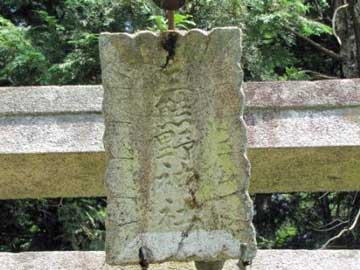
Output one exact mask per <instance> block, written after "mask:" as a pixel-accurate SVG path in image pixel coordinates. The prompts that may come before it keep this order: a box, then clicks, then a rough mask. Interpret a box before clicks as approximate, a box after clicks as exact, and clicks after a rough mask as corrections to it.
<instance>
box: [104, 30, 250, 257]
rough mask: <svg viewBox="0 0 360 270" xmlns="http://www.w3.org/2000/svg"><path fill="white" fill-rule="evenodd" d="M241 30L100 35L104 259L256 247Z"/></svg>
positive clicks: (246, 253)
mask: <svg viewBox="0 0 360 270" xmlns="http://www.w3.org/2000/svg"><path fill="white" fill-rule="evenodd" d="M240 43H241V40H240V30H239V29H238V28H219V29H214V30H213V31H211V32H209V33H207V32H203V31H200V30H192V31H189V32H171V33H164V34H161V35H160V36H159V35H157V34H155V33H151V32H146V31H145V32H140V33H137V34H135V35H129V34H109V33H105V34H102V35H101V37H100V55H101V59H102V76H103V85H104V89H105V93H104V114H105V126H106V128H105V135H104V144H105V149H106V150H107V152H108V153H109V156H110V157H109V161H108V167H107V173H106V177H105V181H106V186H107V195H108V208H107V209H108V217H107V241H106V242H107V262H108V263H109V264H131V263H137V262H139V250H140V249H141V248H143V249H144V250H145V251H146V253H147V254H148V255H149V256H148V259H149V261H151V262H164V261H169V260H175V261H188V260H199V261H217V260H223V259H229V258H239V259H241V260H244V261H251V260H252V258H253V257H254V255H255V233H254V228H253V226H252V223H251V222H252V215H253V212H252V203H251V200H250V197H249V195H248V191H247V189H248V180H249V179H248V178H249V162H248V160H247V158H246V150H245V149H246V130H245V125H244V122H243V119H242V111H243V104H244V98H243V93H242V91H241V81H242V72H241V69H240V67H239V61H240V59H241V47H240Z"/></svg>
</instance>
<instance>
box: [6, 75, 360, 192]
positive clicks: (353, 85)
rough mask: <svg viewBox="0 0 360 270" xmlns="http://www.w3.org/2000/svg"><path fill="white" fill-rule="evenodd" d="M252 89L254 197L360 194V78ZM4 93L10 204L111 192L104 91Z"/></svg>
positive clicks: (70, 89)
mask: <svg viewBox="0 0 360 270" xmlns="http://www.w3.org/2000/svg"><path fill="white" fill-rule="evenodd" d="M244 91H245V93H246V96H247V100H246V103H247V110H246V119H247V124H248V127H249V132H248V136H249V143H250V144H249V148H250V149H249V153H248V156H249V158H250V161H251V164H252V177H251V183H250V191H251V192H252V193H272V192H297V191H310V192H311V191H313V192H316V191H356V190H360V181H359V175H360V142H359V138H360V136H357V133H356V130H359V125H358V124H356V119H358V118H359V117H360V115H359V114H358V109H356V108H360V79H353V80H331V81H318V82H299V81H294V82H260V83H258V82H251V83H246V84H244ZM0 96H1V98H0V183H1V189H0V198H1V199H18V198H46V197H90V196H105V191H104V185H103V175H104V171H105V165H106V164H105V153H104V148H103V143H102V136H103V132H104V123H103V116H102V115H101V112H102V105H101V103H102V100H103V90H102V87H101V86H98V85H96V86H61V87H59V86H46V87H44V86H42V87H4V88H0ZM30 101H31V102H30ZM290 112H294V113H290ZM334 112H336V113H334ZM345 112H350V113H351V117H349V116H350V114H349V113H345ZM9 116H11V117H10V118H9ZM270 116H271V117H270ZM9 119H11V121H9ZM65 119H66V121H64V120H65ZM329 119H334V121H330V120H329ZM351 119H352V120H351ZM350 120H351V121H350ZM291 122H292V124H290V123H291ZM310 122H311V125H309V124H307V123H310ZM323 123H326V125H324V124H323ZM303 124H304V125H306V126H308V127H309V126H311V129H310V128H309V129H305V128H303V127H302V125H303ZM338 124H339V125H340V127H341V129H342V130H345V132H340V131H339V130H340V128H338V127H337V125H338ZM285 128H286V132H285ZM299 129H301V130H303V132H299ZM10 130H11V132H9V131H10ZM357 132H358V131H357ZM350 133H351V134H354V136H348V135H347V134H350ZM260 135H261V136H263V137H264V138H265V140H260V139H258V137H257V136H260ZM355 135H356V136H355ZM14 138H17V139H16V140H14ZM271 138H275V139H274V140H271ZM288 138H293V139H292V140H291V141H290V140H289V139H288ZM329 138H333V139H332V140H330V139H329ZM344 143H346V144H349V145H350V146H346V145H344ZM290 146H291V147H290ZM310 146H312V147H310Z"/></svg>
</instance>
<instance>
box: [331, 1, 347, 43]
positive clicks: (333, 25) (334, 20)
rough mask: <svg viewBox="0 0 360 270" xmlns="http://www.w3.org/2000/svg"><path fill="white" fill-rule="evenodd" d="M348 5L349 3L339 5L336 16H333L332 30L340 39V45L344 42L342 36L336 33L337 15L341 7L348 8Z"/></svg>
mask: <svg viewBox="0 0 360 270" xmlns="http://www.w3.org/2000/svg"><path fill="white" fill-rule="evenodd" d="M348 6H349V4H345V5H342V6H339V7H338V8H336V9H335V11H334V16H333V17H332V30H333V34H334V36H335V37H336V40H337V41H338V43H339V45H340V46H341V45H342V42H341V39H340V37H339V36H338V34H337V33H336V17H337V14H338V12H339V11H340V10H341V9H343V8H347V7H348Z"/></svg>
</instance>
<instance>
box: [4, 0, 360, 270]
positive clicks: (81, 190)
mask: <svg viewBox="0 0 360 270" xmlns="http://www.w3.org/2000/svg"><path fill="white" fill-rule="evenodd" d="M170 2H171V1H170ZM173 2H174V3H175V2H177V1H173ZM164 7H165V6H164ZM167 9H170V10H173V9H172V8H170V7H168V8H167ZM171 16H173V12H169V22H170V25H169V26H170V27H169V28H170V29H172V28H173V25H172V23H171V21H173V20H172V18H171ZM240 44H241V31H240V30H239V29H238V28H218V29H214V30H213V31H211V32H204V31H200V30H192V31H189V32H178V31H170V32H166V33H162V34H155V33H151V32H147V31H144V32H140V33H136V34H134V35H129V34H102V36H101V38H100V52H101V59H102V72H103V85H104V99H102V96H103V95H102V89H101V88H100V87H98V86H95V87H61V88H54V87H43V88H34V89H27V88H3V89H0V98H1V100H2V102H3V103H4V104H3V105H4V106H2V107H1V108H0V116H1V117H0V159H1V161H2V162H1V163H0V182H1V181H2V182H3V183H4V185H3V186H4V190H5V191H0V196H1V198H22V197H53V196H83V195H84V194H87V195H91V196H93V195H103V194H104V191H103V188H102V181H101V180H100V179H102V175H103V174H104V170H105V167H107V169H106V174H105V182H106V195H107V198H108V217H107V224H106V226H107V248H106V249H107V250H106V263H107V265H102V266H101V267H103V266H104V269H105V268H106V269H107V268H109V269H118V268H117V267H118V266H119V267H120V268H121V269H123V268H126V267H130V268H131V266H128V265H132V264H139V263H140V265H141V267H142V268H144V269H146V268H148V267H149V264H152V263H163V262H168V261H180V262H187V261H195V266H196V267H197V268H198V269H211V270H212V269H214V270H218V269H221V268H222V267H223V266H224V263H225V261H226V260H229V259H237V264H236V265H237V266H238V267H239V268H240V269H245V268H246V266H247V265H249V264H250V263H251V261H252V260H253V259H254V257H255V253H256V243H255V231H254V228H253V226H252V215H253V212H252V203H251V200H250V197H249V192H248V187H249V174H250V168H249V161H248V159H247V152H248V151H247V148H248V143H247V136H246V129H245V120H246V123H247V125H248V133H249V145H250V150H251V147H252V148H253V150H254V151H253V153H251V151H250V153H249V154H250V160H251V161H252V162H253V174H254V185H253V191H255V192H274V191H320V190H324V191H325V190H326V191H330V190H359V189H360V181H359V179H358V178H359V175H360V171H359V170H360V166H359V165H360V147H359V146H360V124H359V123H360V111H359V105H360V86H359V81H358V80H344V81H329V82H319V83H310V82H300V83H253V84H248V85H245V87H244V88H245V92H246V96H247V97H248V101H247V104H248V105H249V108H250V109H248V110H246V111H245V109H244V105H245V99H244V93H243V91H242V72H241V69H240V64H239V62H240V59H241V46H240ZM292 87H293V89H292ZM76 88H78V89H76ZM74 89H76V90H78V92H76V91H73V90H74ZM322 90H326V91H322ZM18 93H20V94H21V95H17V94H18ZM23 96H26V97H27V100H26V99H23V98H22V97H23ZM16 98H21V101H22V102H19V104H20V105H19V104H18V103H17V100H16ZM31 101H35V102H31ZM101 102H103V104H104V106H103V109H102V108H101V105H100V104H101ZM102 111H103V112H104V121H103V118H102V115H101V112H102ZM244 111H245V112H246V113H245V117H244V118H245V120H244V118H243V113H244ZM104 124H105V125H104ZM104 128H105V135H104V143H105V150H106V155H105V154H104V151H103V150H104V148H102V138H101V137H102V134H103V132H104ZM302 131H304V133H302ZM36 151H37V152H36ZM92 153H94V154H92ZM105 156H106V158H105ZM50 157H51V158H50ZM324 157H326V159H327V161H326V162H324V161H323V158H324ZM330 160H331V162H330ZM332 162H335V164H332ZM43 163H44V164H45V165H44V164H43ZM330 163H331V167H329V164H330ZM19 165H20V166H19ZM22 165H24V166H22ZM299 165H301V166H302V167H301V166H300V168H299ZM41 166H42V167H41ZM290 166H292V168H294V172H293V174H292V173H291V172H289V167H290ZM15 167H16V168H17V169H15ZM50 167H51V168H50ZM35 168H38V170H36V169H35ZM41 168H46V170H41ZM29 172H31V173H32V174H31V173H29ZM62 172H63V173H62ZM57 179H61V180H63V181H64V183H63V184H62V185H60V186H59V184H58V183H57V186H52V183H51V181H55V182H56V181H58V180H57ZM299 179H301V180H300V181H298V180H299ZM314 179H316V180H318V182H317V183H315V184H314V182H313V180H314ZM24 180H25V181H28V182H27V183H26V185H22V189H21V188H20V183H21V181H24ZM46 181H48V182H46ZM66 181H68V182H66ZM55 182H53V183H55ZM299 182H300V183H299ZM67 183H69V185H67ZM295 183H296V184H295ZM36 194H37V195H36ZM71 194H72V195H71ZM91 254H92V255H91ZM91 254H90V253H88V255H85V256H94V257H96V258H97V259H95V260H94V259H89V261H88V262H87V263H90V262H92V263H94V264H95V265H88V266H86V263H85V264H83V265H79V266H74V265H71V263H70V264H69V263H62V264H63V265H62V266H60V268H59V267H58V266H56V268H58V269H66V270H67V269H98V268H99V267H100V266H99V262H100V260H101V259H98V258H100V257H97V256H98V253H91ZM262 254H263V253H261V252H260V255H262ZM274 254H275V253H274ZM318 254H320V253H318ZM339 254H340V253H339ZM342 254H343V256H345V254H346V256H347V257H346V258H345V257H344V258H343V260H348V261H347V263H348V265H349V266H351V267H352V266H354V267H357V266H358V265H360V261H359V260H360V259H359V256H357V254H358V252H356V251H353V252H349V253H346V252H344V253H342ZM69 255H70V253H69ZM24 256H27V255H26V254H24ZM34 256H35V257H37V258H40V257H41V256H42V255H39V254H35V255H34ZM66 256H67V255H66ZM101 256H102V255H101ZM80 257H81V256H80V254H79V256H78V258H80ZM1 258H2V256H0V260H1ZM4 258H6V259H5V261H4V265H7V266H6V267H7V269H21V267H25V266H24V265H21V264H19V263H18V262H15V263H14V264H12V262H11V261H10V262H9V260H11V259H10V258H14V256H13V255H8V257H4ZM21 258H23V257H21V256H20V257H18V259H21ZM29 258H30V257H29ZM68 258H70V257H68ZM86 258H89V257H86ZM101 258H103V257H101ZM260 258H263V257H261V256H260ZM349 258H350V259H349ZM273 259H274V260H275V258H273ZM15 260H16V259H15ZM279 260H280V259H279ZM265 261H266V260H263V262H258V263H257V262H256V260H255V263H254V267H255V269H259V270H263V269H303V268H301V267H302V265H301V264H296V266H295V265H293V268H279V266H276V264H275V265H274V266H271V265H272V263H271V261H269V260H267V261H266V263H265ZM294 261H296V260H294ZM287 263H288V262H282V266H284V265H285V266H286V264H287ZM96 264H97V265H96ZM164 265H165V267H171V265H168V264H164ZM334 265H335V267H337V266H339V262H336V263H334V264H333V265H332V266H330V267H327V268H326V269H327V270H332V269H334V270H335V269H336V270H337V269H340V268H331V267H334ZM282 266H280V267H282ZM308 266H309V265H306V267H308ZM14 267H17V268H14ZM35 267H38V266H35ZM46 267H49V266H46ZM53 267H55V265H53ZM61 267H63V268H61ZM70 267H71V268H70ZM94 267H95V268H94ZM175 267H177V268H183V267H185V268H186V267H188V266H186V264H177V265H176V266H175ZM225 267H226V268H227V267H231V268H234V267H235V264H234V263H232V264H231V265H226V266H225ZM272 267H274V268H272ZM275 267H277V268H275ZM295 267H296V268H295ZM120 268H119V269H120ZM0 269H1V267H0ZM35 269H48V268H35ZM50 269H51V268H50ZM314 269H324V268H314ZM350 269H351V270H355V269H356V268H354V269H352V268H350Z"/></svg>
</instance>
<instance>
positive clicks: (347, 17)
mask: <svg viewBox="0 0 360 270" xmlns="http://www.w3.org/2000/svg"><path fill="white" fill-rule="evenodd" d="M335 2H336V3H335V9H336V8H338V7H340V6H343V5H344V4H345V1H344V0H336V1H335ZM347 3H348V6H347V7H346V8H342V9H341V10H339V12H338V15H337V18H336V32H337V34H338V36H339V37H340V39H341V41H342V45H341V49H340V54H341V56H342V57H343V65H342V68H343V73H344V76H345V77H346V78H355V77H360V1H359V0H348V1H347Z"/></svg>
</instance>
